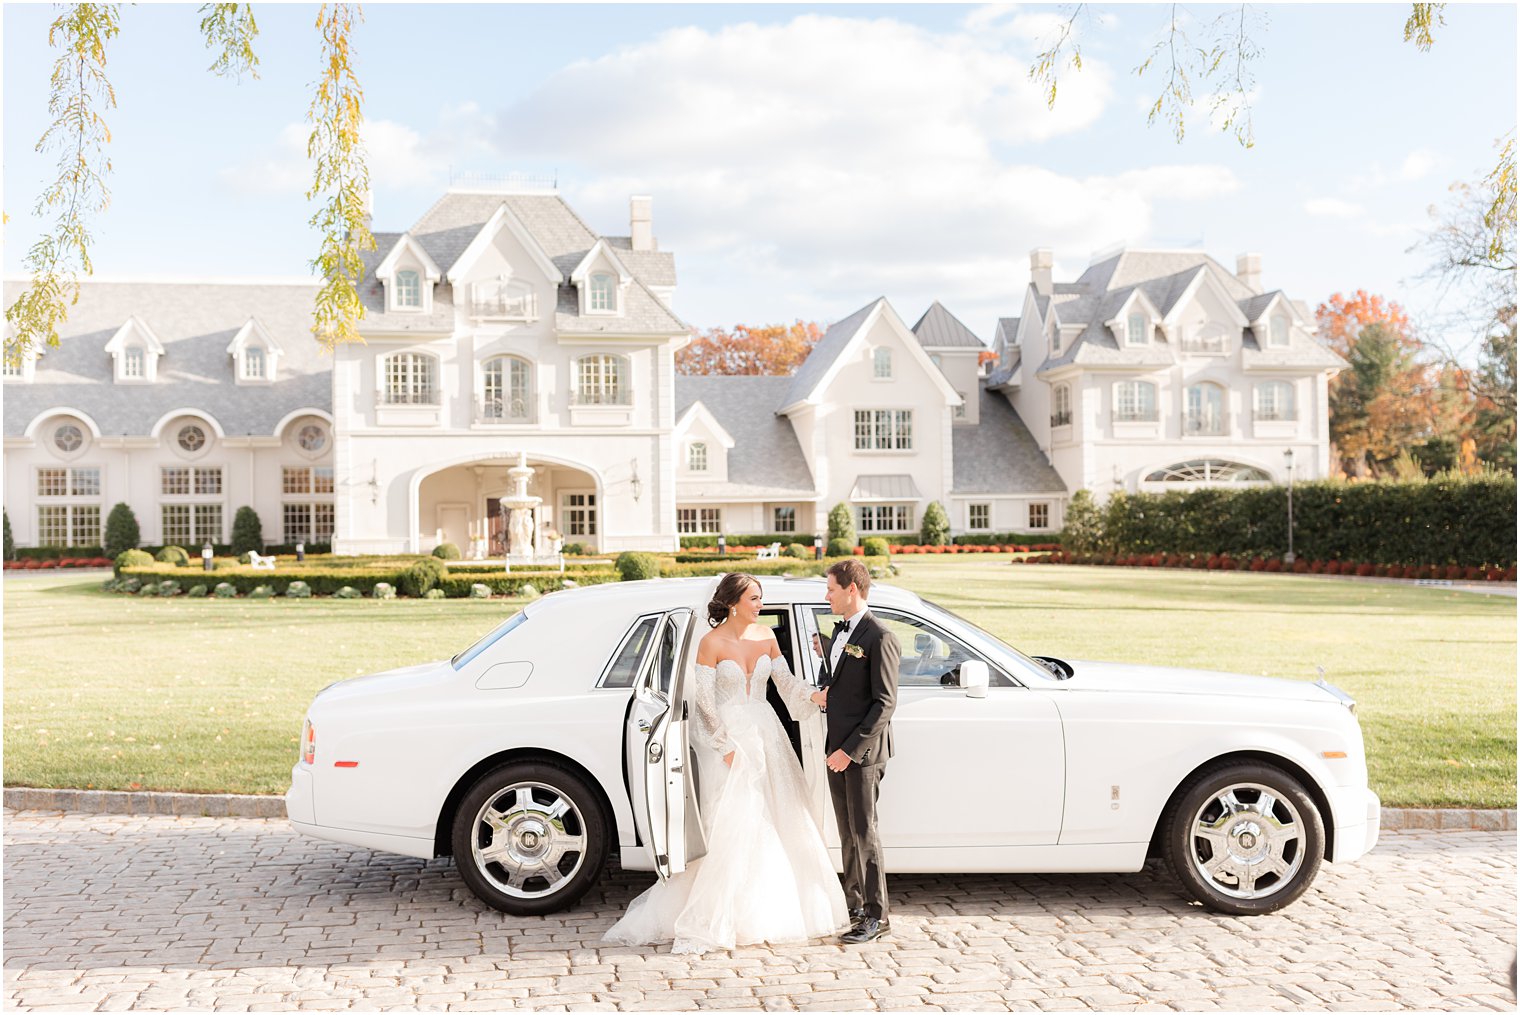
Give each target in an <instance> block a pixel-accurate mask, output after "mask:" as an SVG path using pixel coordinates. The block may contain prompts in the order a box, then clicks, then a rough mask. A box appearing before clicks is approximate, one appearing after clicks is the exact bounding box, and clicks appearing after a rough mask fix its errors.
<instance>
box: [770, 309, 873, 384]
mask: <svg viewBox="0 0 1520 1015" xmlns="http://www.w3.org/2000/svg"><path fill="white" fill-rule="evenodd" d="M886 301H887V298H886V297H885V296H878V297H876V299H874V300H872V301H871V302H870V303H867V304H866V305H865V306H863V307H861V308H860V309H859V310H857V311H855V312H854V313H853V314H851V315H850V316H848V317H846V318H844V319H843V320H838V321H835V322H834V323H833V324H831V325H829V327H828V330H827V331H825V332H824V333H823V337H822V338H820V339H819V340H818V344H817V345H815V346H813V350H812V352H809V353H808V358H807V359H805V360H803V361H802V366H800V367H798V368H797V372H796V373H794V374H792V376H791V378H790V387H788V388H786V389H785V391H786V394H785V396H784V397H783V398H782V399H781V401H780V402H778V403H777V404H776V405H775V406H774V408H776V409H781V408H784V407H785V406H788V405H791V404H792V403H793V402H800V401H802V400H803V399H804V398H806V397H807V396H808V395H809V394H811V393H812V390H813V389H814V388H816V387H817V386H818V382H819V381H821V380H823V375H824V374H826V373H828V372H829V367H830V366H832V365H833V363H834V361H835V360H836V359H838V358H839V354H840V353H842V352H844V348H845V346H847V345H849V344H850V339H852V338H854V337H855V332H857V331H859V330H860V326H861V325H862V324H864V323H865V320H866V318H867V317H868V316H869V315H870V313H871V311H872V310H874V309H876V304H878V303H885V302H886Z"/></svg>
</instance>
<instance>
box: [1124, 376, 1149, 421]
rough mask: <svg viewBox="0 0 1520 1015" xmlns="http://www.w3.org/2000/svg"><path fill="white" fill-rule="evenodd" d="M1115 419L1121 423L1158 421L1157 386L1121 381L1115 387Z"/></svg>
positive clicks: (1142, 382)
mask: <svg viewBox="0 0 1520 1015" xmlns="http://www.w3.org/2000/svg"><path fill="white" fill-rule="evenodd" d="M1114 419H1115V421H1117V422H1120V423H1126V422H1137V421H1140V422H1144V421H1152V420H1155V419H1156V386H1155V385H1154V384H1152V383H1151V382H1150V381H1120V382H1119V383H1118V384H1115V385H1114Z"/></svg>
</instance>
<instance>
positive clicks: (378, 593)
mask: <svg viewBox="0 0 1520 1015" xmlns="http://www.w3.org/2000/svg"><path fill="white" fill-rule="evenodd" d="M370 595H371V596H372V597H373V598H375V599H395V598H396V587H395V586H394V585H392V584H391V583H390V582H376V583H375V588H374V591H372V592H371V593H370Z"/></svg>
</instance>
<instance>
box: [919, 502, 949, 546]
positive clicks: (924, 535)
mask: <svg viewBox="0 0 1520 1015" xmlns="http://www.w3.org/2000/svg"><path fill="white" fill-rule="evenodd" d="M918 541H919V543H920V544H922V545H924V546H944V545H945V544H946V543H948V542H950V519H949V518H947V517H945V508H944V506H943V505H941V504H940V502H939V501H937V500H931V501H930V502H929V506H928V507H926V508H924V520H923V523H922V524H921V525H920V526H919V530H918Z"/></svg>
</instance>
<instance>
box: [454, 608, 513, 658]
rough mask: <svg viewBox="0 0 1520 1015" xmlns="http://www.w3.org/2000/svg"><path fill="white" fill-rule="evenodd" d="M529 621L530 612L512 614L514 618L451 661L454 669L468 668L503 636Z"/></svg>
mask: <svg viewBox="0 0 1520 1015" xmlns="http://www.w3.org/2000/svg"><path fill="white" fill-rule="evenodd" d="M527 619H528V611H527V610H518V611H517V612H516V613H514V614H512V616H510V617H508V618H507V619H506V620H504V621H502V622H501V623H500V624H497V625H496V626H495V627H493V628H492V629H491V631H490V633H489V634H487V635H486V636H485V637H484V638H482V639H480V640H479V641H477V642H476V643H475V644H473V645H471V646H470V647H469V648H467V649H465V650H464V651H463V652H461V653H459V654H458V655H457V656H455V657H454V658H452V659H450V660H449V662H450V663H452V664H453V665H454V669H456V670H457V669H460V668H461V667H464V666H468V665H469V663H470V660H472V659H474V658H475V657H476V656H478V655H480V653H482V652H484V651H485V650H486V649H488V648H490V647H491V646H492V645H495V644H496V642H497V641H498V640H499V639H500V638H501V637H502V636H503V635H505V634H506V633H507V632H508V631H510V630H512V629H513V628H515V627H518V626H520V625H521V624H522V623H523V621H525V620H527Z"/></svg>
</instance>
